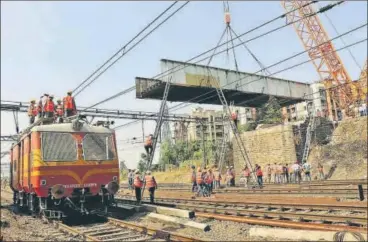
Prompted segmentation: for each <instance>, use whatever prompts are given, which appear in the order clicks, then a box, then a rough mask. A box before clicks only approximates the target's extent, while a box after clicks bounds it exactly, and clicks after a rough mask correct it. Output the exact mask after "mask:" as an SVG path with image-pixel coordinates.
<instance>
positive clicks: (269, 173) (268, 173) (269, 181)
mask: <svg viewBox="0 0 368 242" xmlns="http://www.w3.org/2000/svg"><path fill="white" fill-rule="evenodd" d="M266 172H267V181H265V182H268V183H271V176H272V167H271V164H270V163H268V165H267V166H266ZM265 180H266V179H265Z"/></svg>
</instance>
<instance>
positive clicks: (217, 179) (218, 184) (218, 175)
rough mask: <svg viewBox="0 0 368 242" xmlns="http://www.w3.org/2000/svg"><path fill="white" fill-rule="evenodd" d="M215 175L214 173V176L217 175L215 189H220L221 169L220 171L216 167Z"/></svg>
mask: <svg viewBox="0 0 368 242" xmlns="http://www.w3.org/2000/svg"><path fill="white" fill-rule="evenodd" d="M213 175H214V177H215V181H214V183H213V184H214V188H215V189H218V188H220V181H221V178H222V177H221V173H220V171H219V169H218V168H216V169H215V171H214V172H213Z"/></svg>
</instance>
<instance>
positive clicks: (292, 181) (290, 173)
mask: <svg viewBox="0 0 368 242" xmlns="http://www.w3.org/2000/svg"><path fill="white" fill-rule="evenodd" d="M288 170H289V181H290V183H294V182H295V180H294V171H293V165H292V164H291V165H290V166H289V167H288Z"/></svg>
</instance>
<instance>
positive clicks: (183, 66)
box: [92, 1, 332, 107]
mask: <svg viewBox="0 0 368 242" xmlns="http://www.w3.org/2000/svg"><path fill="white" fill-rule="evenodd" d="M315 2H318V1H312V2H309V3H307V4H304V5H303V6H301V7H299V8H297V9H294V10H291V11H289V12H287V13H285V14H282V15H280V16H278V17H276V18H273V19H271V20H269V21H267V22H265V23H263V24H261V25H259V26H257V27H254V28H252V29H250V30H248V31H246V32H245V33H243V34H241V35H239V37H242V36H244V35H247V34H249V33H251V32H253V31H255V30H258V29H260V28H262V27H264V26H266V25H268V24H270V23H272V22H274V21H276V20H278V19H281V18H284V17H285V16H286V15H287V14H289V13H291V12H294V11H297V10H298V9H300V8H302V7H305V6H308V5H310V4H312V3H315ZM331 8H332V7H331ZM317 13H319V11H318V12H316V13H314V14H312V15H309V16H304V17H303V18H301V19H298V20H296V21H294V22H290V23H287V24H285V25H283V26H281V27H278V28H276V29H273V30H271V31H268V32H266V33H264V34H263V35H259V36H257V37H254V38H252V39H250V40H248V41H247V42H250V41H253V40H255V39H258V38H261V37H263V36H265V35H267V34H270V33H272V32H275V31H277V30H280V29H282V28H284V27H286V26H289V25H291V24H293V23H296V22H298V21H301V20H302V19H304V18H308V17H311V16H313V15H315V14H317ZM235 39H238V37H237V38H234V39H231V40H229V41H227V42H224V43H222V44H220V45H219V46H218V47H222V46H224V45H226V44H227V43H230V42H231V41H234V40H235ZM242 44H243V43H241V44H239V45H237V46H233V48H236V47H238V46H240V45H242ZM215 49H216V47H213V48H211V49H209V50H207V51H205V52H202V53H201V54H198V55H196V56H195V57H192V58H190V59H189V60H187V61H185V64H178V65H176V66H174V67H172V68H170V69H168V70H166V71H164V72H161V73H159V74H157V75H156V76H153V77H152V78H151V79H158V78H163V77H165V76H168V75H169V74H172V73H175V72H177V71H179V70H182V69H184V68H185V67H186V65H192V64H195V63H199V62H202V61H204V60H206V59H208V58H209V57H206V58H204V59H201V60H199V61H196V62H195V63H189V62H190V61H193V60H195V59H197V58H198V57H201V56H203V55H206V54H208V53H210V52H212V51H213V50H215ZM225 51H226V50H225ZM223 52H224V51H222V52H219V53H216V54H215V55H218V54H221V53H223ZM178 67H182V68H181V69H178V70H176V71H173V70H174V69H176V68H178ZM134 89H135V86H132V87H130V88H127V89H125V90H123V91H121V92H119V93H117V94H115V95H113V97H115V98H116V97H118V96H120V95H123V94H125V93H127V92H130V91H133V90H134ZM110 100H111V99H110V98H107V99H105V100H104V101H101V102H99V103H98V105H99V104H102V103H104V102H107V101H110ZM96 105H97V104H94V105H92V107H94V106H96Z"/></svg>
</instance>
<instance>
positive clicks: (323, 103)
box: [282, 82, 327, 122]
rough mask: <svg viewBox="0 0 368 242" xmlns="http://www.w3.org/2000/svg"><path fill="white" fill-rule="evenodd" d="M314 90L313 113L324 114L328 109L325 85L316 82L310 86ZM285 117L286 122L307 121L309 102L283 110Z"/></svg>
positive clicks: (312, 97)
mask: <svg viewBox="0 0 368 242" xmlns="http://www.w3.org/2000/svg"><path fill="white" fill-rule="evenodd" d="M310 87H311V90H312V96H311V99H312V100H311V101H312V103H313V107H312V110H311V112H313V114H314V115H317V114H318V113H322V111H323V110H326V109H327V100H326V93H325V91H324V85H323V83H321V82H315V83H313V84H311V85H310ZM282 111H283V115H284V118H285V120H284V121H285V122H296V121H302V120H305V118H306V117H308V115H309V114H308V107H307V102H301V103H297V104H294V105H290V106H288V107H285V108H283V110H282Z"/></svg>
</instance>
